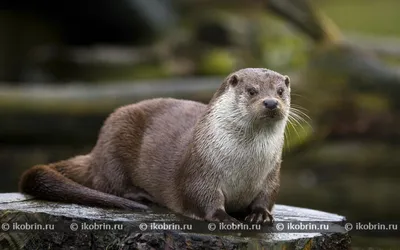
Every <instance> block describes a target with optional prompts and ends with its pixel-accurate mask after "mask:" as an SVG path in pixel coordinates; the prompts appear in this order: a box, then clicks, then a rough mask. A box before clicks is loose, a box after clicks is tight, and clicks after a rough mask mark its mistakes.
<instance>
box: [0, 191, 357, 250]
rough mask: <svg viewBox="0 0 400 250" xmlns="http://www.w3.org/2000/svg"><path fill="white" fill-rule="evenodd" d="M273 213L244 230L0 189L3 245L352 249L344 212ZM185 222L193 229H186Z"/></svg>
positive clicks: (282, 208) (288, 210) (0, 240)
mask: <svg viewBox="0 0 400 250" xmlns="http://www.w3.org/2000/svg"><path fill="white" fill-rule="evenodd" d="M273 213H274V215H275V220H276V221H275V224H274V225H273V226H271V227H268V226H264V227H262V228H261V229H260V228H256V230H244V229H243V228H244V227H246V226H248V227H252V225H247V224H246V225H240V226H241V227H242V230H225V229H226V225H224V226H225V228H221V227H222V225H219V224H218V223H217V224H212V225H211V226H210V224H209V223H206V222H200V221H195V220H190V219H187V218H184V217H182V216H179V215H176V214H173V213H171V212H169V211H168V210H166V209H161V208H156V209H154V211H153V212H148V213H139V212H133V211H124V210H114V209H102V208H95V207H86V206H79V205H74V204H63V203H55V202H48V201H41V200H36V199H34V198H33V197H30V196H25V195H22V194H19V193H6V194H0V221H1V229H0V249H348V248H350V237H349V235H348V234H347V232H346V231H345V230H344V228H343V222H344V221H345V218H344V217H342V216H339V215H336V214H331V213H326V212H321V211H316V210H311V209H305V208H297V207H290V206H283V205H276V206H275V208H274V211H273ZM152 223H153V224H152ZM154 223H157V224H154ZM155 225H157V228H156V229H152V227H154V226H155ZM46 226H47V228H46ZM160 226H164V227H165V226H167V227H169V228H166V229H165V228H160ZM184 226H186V227H187V228H186V229H190V230H182V229H183V227H184ZM212 226H215V227H216V229H215V230H214V231H211V230H210V229H209V228H213V227H212ZM229 226H231V225H228V227H229ZM313 226H317V227H319V228H317V229H313V228H312V227H313ZM145 227H146V230H141V229H144V228H145ZM177 227H180V229H181V230H179V228H178V229H177ZM300 227H302V228H300ZM282 228H283V229H282ZM220 229H221V230H220Z"/></svg>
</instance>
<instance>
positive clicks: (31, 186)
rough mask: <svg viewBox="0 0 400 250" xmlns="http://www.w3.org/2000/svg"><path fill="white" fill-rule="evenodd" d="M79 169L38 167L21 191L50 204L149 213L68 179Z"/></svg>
mask: <svg viewBox="0 0 400 250" xmlns="http://www.w3.org/2000/svg"><path fill="white" fill-rule="evenodd" d="M82 157H84V156H82ZM76 167H79V166H77V165H76V163H75V162H73V161H72V160H67V161H62V162H59V163H54V164H50V165H37V166H34V167H32V168H31V169H29V170H27V171H26V172H25V173H24V174H23V175H22V178H21V180H20V183H19V187H20V191H21V192H23V193H26V194H30V195H33V196H35V197H37V198H40V199H44V200H49V201H60V202H67V203H76V204H81V205H89V206H101V207H113V208H123V209H133V210H146V209H148V207H147V206H145V205H143V204H140V203H138V202H135V201H132V200H128V199H125V198H122V197H118V196H115V195H111V194H107V193H103V192H100V191H97V190H94V189H91V188H88V187H86V186H84V185H81V184H79V183H78V182H75V181H74V180H72V179H70V178H68V175H66V173H65V172H67V171H68V169H69V168H76ZM82 167H83V166H82ZM83 170H84V169H82V171H83Z"/></svg>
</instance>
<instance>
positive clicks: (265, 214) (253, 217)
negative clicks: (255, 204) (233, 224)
mask: <svg viewBox="0 0 400 250" xmlns="http://www.w3.org/2000/svg"><path fill="white" fill-rule="evenodd" d="M244 220H245V221H246V222H248V223H253V224H271V225H272V224H273V223H274V217H273V216H272V214H271V212H270V211H269V210H268V209H265V208H256V209H253V211H252V212H251V213H250V214H249V215H248V216H246V218H245V219H244Z"/></svg>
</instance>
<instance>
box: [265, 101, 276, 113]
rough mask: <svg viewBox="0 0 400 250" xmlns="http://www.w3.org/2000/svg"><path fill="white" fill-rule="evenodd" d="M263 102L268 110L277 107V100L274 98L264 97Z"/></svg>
mask: <svg viewBox="0 0 400 250" xmlns="http://www.w3.org/2000/svg"><path fill="white" fill-rule="evenodd" d="M263 103H264V106H265V107H266V108H267V109H270V110H274V109H276V108H277V107H278V101H277V100H274V99H266V100H264V102H263Z"/></svg>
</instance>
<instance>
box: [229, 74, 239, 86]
mask: <svg viewBox="0 0 400 250" xmlns="http://www.w3.org/2000/svg"><path fill="white" fill-rule="evenodd" d="M228 83H229V84H230V85H232V86H233V87H235V86H236V85H237V84H238V83H239V77H238V76H237V75H231V77H229V79H228Z"/></svg>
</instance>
